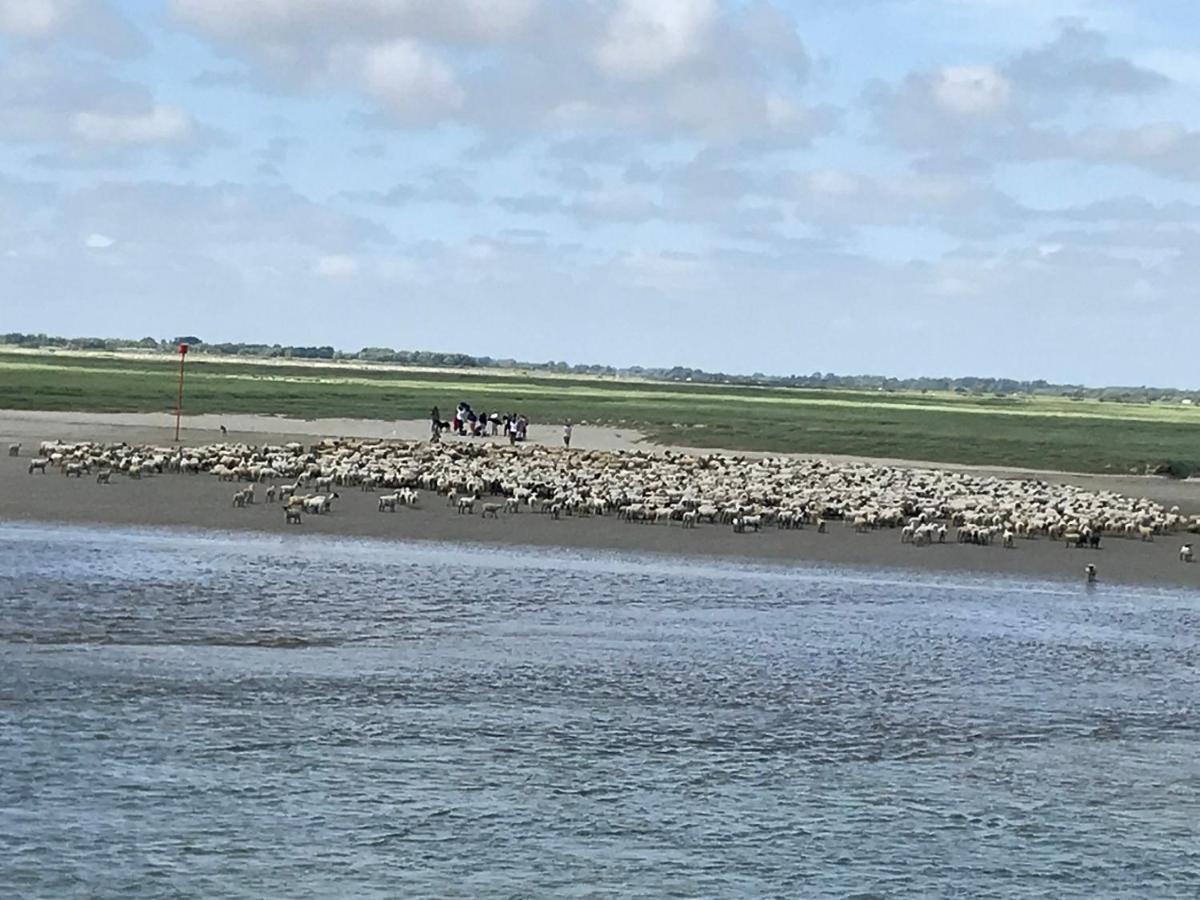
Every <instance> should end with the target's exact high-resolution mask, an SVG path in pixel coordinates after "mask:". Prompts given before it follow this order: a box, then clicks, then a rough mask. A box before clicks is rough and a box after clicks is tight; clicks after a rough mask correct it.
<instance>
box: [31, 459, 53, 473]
mask: <svg viewBox="0 0 1200 900" xmlns="http://www.w3.org/2000/svg"><path fill="white" fill-rule="evenodd" d="M48 465H50V460H48V459H42V458H40V457H39V458H38V459H31V460H30V461H29V474H30V475H32V474H33V473H34V472H41V473H42V474H43V475H45V474H46V467H47V466H48Z"/></svg>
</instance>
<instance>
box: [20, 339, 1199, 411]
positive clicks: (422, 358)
mask: <svg viewBox="0 0 1200 900" xmlns="http://www.w3.org/2000/svg"><path fill="white" fill-rule="evenodd" d="M181 343H184V344H187V345H188V349H189V351H190V352H193V353H204V354H212V355H214V356H241V357H253V358H259V359H322V360H347V361H358V362H378V363H391V364H394V365H401V366H425V367H435V368H494V369H520V370H524V371H532V372H552V373H555V374H566V375H599V376H610V377H614V378H616V377H622V376H625V377H637V378H646V379H652V380H658V381H674V382H689V383H692V384H734V385H750V386H759V387H794V388H809V389H814V388H816V389H820V388H842V389H855V390H876V391H954V392H957V393H961V394H971V395H993V396H996V397H1007V396H1011V395H1016V394H1026V395H1034V394H1036V395H1042V396H1056V397H1070V398H1072V399H1078V400H1083V399H1094V400H1101V401H1105V402H1113V403H1147V402H1153V401H1166V402H1180V401H1184V400H1191V401H1194V402H1196V403H1197V404H1200V391H1192V390H1180V389H1177V388H1158V387H1147V386H1145V385H1143V386H1140V387H1087V386H1085V385H1080V384H1052V383H1050V382H1048V381H1045V380H1042V379H1038V380H1035V381H1021V380H1017V379H1013V378H984V377H973V376H966V377H960V378H949V377H921V378H892V377H888V376H886V375H835V374H833V373H831V372H813V373H811V374H809V375H798V374H792V375H767V374H764V373H762V372H755V373H753V374H750V375H745V374H733V373H727V372H706V371H704V370H703V369H693V368H688V367H684V366H675V367H673V368H645V367H642V366H629V367H626V368H616V367H614V366H604V365H594V364H574V365H572V364H571V363H567V362H564V361H556V360H549V361H548V362H529V361H525V360H517V359H511V358H502V359H497V358H494V357H491V356H472V355H470V354H467V353H446V352H440V351H436V350H393V349H392V348H390V347H364V348H363V349H361V350H359V351H357V352H347V351H343V350H335V349H334V348H333V347H330V346H321V347H303V346H294V345H291V344H243V343H231V342H221V343H207V342H205V341H203V340H201V339H200V338H198V337H196V336H195V335H183V336H180V337H174V338H171V339H170V340H168V339H166V338H153V337H144V338H141V339H129V338H101V337H74V338H64V337H56V336H54V335H47V334H22V333H20V332H10V333H8V334H0V344H6V345H9V346H16V347H25V348H31V349H42V348H51V349H53V348H61V349H64V350H107V351H120V350H140V351H143V352H155V353H175V352H177V350H178V347H179V345H180V344H181Z"/></svg>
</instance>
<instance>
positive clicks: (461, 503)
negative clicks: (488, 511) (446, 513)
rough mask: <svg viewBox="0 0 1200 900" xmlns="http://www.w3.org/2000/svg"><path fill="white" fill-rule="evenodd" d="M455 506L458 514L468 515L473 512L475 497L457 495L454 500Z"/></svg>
mask: <svg viewBox="0 0 1200 900" xmlns="http://www.w3.org/2000/svg"><path fill="white" fill-rule="evenodd" d="M456 506H457V509H458V513H459V515H470V514H473V513H474V512H475V498H474V497H473V496H467V497H459V498H458V499H457V501H456Z"/></svg>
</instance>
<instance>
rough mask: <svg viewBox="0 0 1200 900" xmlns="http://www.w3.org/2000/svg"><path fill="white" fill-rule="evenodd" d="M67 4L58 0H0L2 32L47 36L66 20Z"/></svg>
mask: <svg viewBox="0 0 1200 900" xmlns="http://www.w3.org/2000/svg"><path fill="white" fill-rule="evenodd" d="M65 6H66V4H64V3H61V2H56V0H0V33H3V34H7V35H12V36H13V37H19V38H45V37H49V36H50V35H52V34H54V33H55V32H56V31H58V29H60V28H61V27H62V25H63V23H64V21H65V20H66V9H65Z"/></svg>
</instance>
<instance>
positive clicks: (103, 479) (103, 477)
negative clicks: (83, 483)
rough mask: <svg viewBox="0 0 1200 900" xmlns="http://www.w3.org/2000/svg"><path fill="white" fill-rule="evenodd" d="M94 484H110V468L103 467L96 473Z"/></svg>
mask: <svg viewBox="0 0 1200 900" xmlns="http://www.w3.org/2000/svg"><path fill="white" fill-rule="evenodd" d="M96 484H112V469H104V470H103V471H102V472H100V473H99V474H97V475H96Z"/></svg>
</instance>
